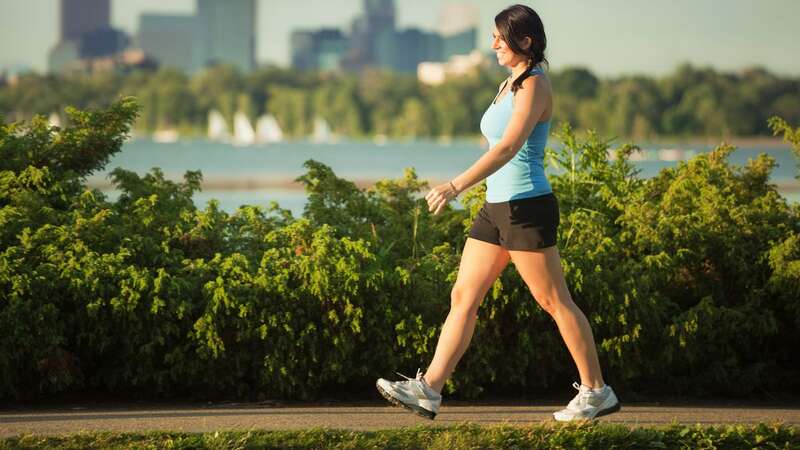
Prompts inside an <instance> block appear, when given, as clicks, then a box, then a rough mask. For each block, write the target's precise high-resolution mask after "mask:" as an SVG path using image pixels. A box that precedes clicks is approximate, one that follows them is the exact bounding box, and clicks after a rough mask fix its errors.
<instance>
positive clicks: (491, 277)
mask: <svg viewBox="0 0 800 450" xmlns="http://www.w3.org/2000/svg"><path fill="white" fill-rule="evenodd" d="M508 261H509V254H508V251H507V250H505V249H504V248H502V247H500V246H499V245H494V244H490V243H488V242H484V241H480V240H477V239H473V238H467V242H466V244H465V245H464V251H463V253H462V254H461V263H460V265H459V267H458V278H457V279H456V283H455V285H453V289H452V291H451V293H450V312H449V313H448V314H447V319H446V320H445V321H444V325H443V326H442V332H441V334H440V335H439V342H438V344H437V345H436V353H434V355H433V361H431V364H430V366H428V369H427V370H426V371H425V375H424V378H425V381H426V382H427V383H428V384H429V385H430V386H431V387H432V388H433V389H435V390H436V392H441V391H442V387H443V386H444V383H445V381H447V379H448V378H449V377H450V375H451V374H452V373H453V370H455V367H456V364H458V361H459V360H460V359H461V357H462V356H463V355H464V352H465V351H466V350H467V347H469V343H470V341H471V340H472V333H473V332H474V331H475V322H476V320H477V319H478V307H479V306H480V304H481V302H482V301H483V297H484V296H485V295H486V292H488V291H489V288H490V287H491V286H492V284H493V283H494V281H495V280H496V279H497V277H498V276H500V274H501V273H502V272H503V269H505V267H506V265H508Z"/></svg>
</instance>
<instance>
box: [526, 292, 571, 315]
mask: <svg viewBox="0 0 800 450" xmlns="http://www.w3.org/2000/svg"><path fill="white" fill-rule="evenodd" d="M531 294H532V295H533V298H534V299H535V300H536V303H538V304H539V306H540V307H541V308H542V309H543V310H545V312H547V313H548V314H550V315H551V316H552V315H553V314H555V313H556V312H557V311H559V310H560V309H562V308H571V307H572V306H573V305H574V303H573V302H572V298H571V297H570V296H569V294H566V295H564V294H563V293H561V292H559V291H558V290H557V289H554V290H552V291H549V292H538V293H535V294H534V293H533V292H531Z"/></svg>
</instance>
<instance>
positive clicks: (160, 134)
mask: <svg viewBox="0 0 800 450" xmlns="http://www.w3.org/2000/svg"><path fill="white" fill-rule="evenodd" d="M153 141H155V142H158V143H161V144H172V143H175V142H178V130H176V129H174V128H167V129H164V130H156V131H155V132H154V133H153Z"/></svg>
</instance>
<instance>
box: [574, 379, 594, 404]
mask: <svg viewBox="0 0 800 450" xmlns="http://www.w3.org/2000/svg"><path fill="white" fill-rule="evenodd" d="M572 387H574V388H575V389H577V390H578V395H577V396H576V399H577V400H578V404H579V405H581V406H586V404H587V403H588V400H589V397H592V396H593V395H595V393H594V392H592V390H591V389H587V390H585V391H581V385H580V384H578V382H577V381H574V382H572ZM574 401H575V400H573V402H574ZM570 403H572V402H570Z"/></svg>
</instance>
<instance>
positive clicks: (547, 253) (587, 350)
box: [509, 246, 605, 388]
mask: <svg viewBox="0 0 800 450" xmlns="http://www.w3.org/2000/svg"><path fill="white" fill-rule="evenodd" d="M509 253H510V255H511V260H512V261H513V262H514V266H515V267H516V268H517V271H518V272H519V273H520V275H522V279H523V280H525V284H527V285H528V289H530V291H531V293H532V294H533V297H534V298H535V299H536V301H537V302H538V303H539V305H540V306H541V307H542V308H543V309H544V310H545V311H547V312H548V313H549V314H550V316H552V317H553V319H554V320H555V321H556V325H558V331H559V332H560V333H561V337H562V338H563V339H564V343H565V344H566V345H567V349H569V352H570V354H571V355H572V359H573V360H575V365H576V366H577V367H578V373H579V374H580V377H581V384H583V385H586V386H589V387H592V388H599V387H602V386H603V385H604V384H605V383H604V382H603V375H602V373H601V371H600V361H599V359H598V357H597V348H596V347H595V342H594V336H593V335H592V328H591V327H590V326H589V321H588V320H587V319H586V316H585V315H584V314H583V312H582V311H581V310H580V308H578V305H576V304H575V302H573V301H572V296H571V295H570V293H569V289H567V282H566V280H565V279H564V272H563V270H562V269H561V257H560V256H559V253H558V248H556V247H555V246H553V247H548V248H545V249H541V250H536V251H513V250H512V251H509Z"/></svg>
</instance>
